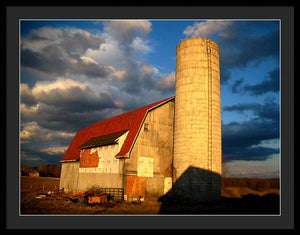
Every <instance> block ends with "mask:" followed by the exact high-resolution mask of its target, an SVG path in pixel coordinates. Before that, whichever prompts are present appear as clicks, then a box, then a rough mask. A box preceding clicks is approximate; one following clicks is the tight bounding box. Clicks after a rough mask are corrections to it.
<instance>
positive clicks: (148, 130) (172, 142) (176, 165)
mask: <svg viewBox="0 0 300 235" xmlns="http://www.w3.org/2000/svg"><path fill="white" fill-rule="evenodd" d="M221 146H222V145H221V98H220V66H219V48H218V45H217V44H216V43H215V42H213V41H212V40H210V39H207V38H199V37H195V38H188V39H184V40H182V41H181V42H180V43H179V44H178V45H177V48H176V76H175V96H174V97H170V98H167V99H164V100H161V101H157V102H155V103H153V104H149V105H147V106H145V107H141V108H138V109H136V110H133V111H130V112H127V113H123V114H121V115H118V116H115V117H112V118H109V119H106V120H103V121H100V122H98V123H95V124H93V125H91V126H89V127H86V128H85V129H83V130H80V131H79V132H77V133H76V135H75V137H74V139H73V140H72V142H71V144H70V146H69V148H68V149H67V151H66V153H65V155H64V157H63V158H62V159H61V163H62V168H61V180H60V188H64V190H65V191H85V190H87V189H88V188H90V187H92V186H97V187H101V188H103V189H111V190H113V189H114V190H115V189H116V190H119V192H120V191H121V194H122V198H123V196H124V198H126V197H127V196H140V197H142V198H150V197H159V196H162V195H167V196H170V197H172V198H176V200H178V199H179V200H183V201H186V200H188V201H191V200H192V201H209V200H216V199H219V198H220V196H221V172H222V169H221V167H222V160H221V159H222V148H221Z"/></svg>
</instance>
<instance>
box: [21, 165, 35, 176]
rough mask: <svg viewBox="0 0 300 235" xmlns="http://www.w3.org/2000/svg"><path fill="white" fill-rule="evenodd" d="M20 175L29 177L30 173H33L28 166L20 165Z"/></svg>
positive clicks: (31, 168)
mask: <svg viewBox="0 0 300 235" xmlns="http://www.w3.org/2000/svg"><path fill="white" fill-rule="evenodd" d="M20 170H21V175H25V176H26V175H29V173H30V172H33V170H34V168H33V167H32V166H28V165H21V169H20Z"/></svg>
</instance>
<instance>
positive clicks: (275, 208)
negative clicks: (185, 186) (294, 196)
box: [21, 192, 279, 215]
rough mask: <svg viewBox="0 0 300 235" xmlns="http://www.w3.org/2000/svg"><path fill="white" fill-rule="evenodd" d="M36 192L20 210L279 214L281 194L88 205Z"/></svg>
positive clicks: (23, 199) (26, 196) (23, 195)
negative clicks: (194, 202) (206, 200)
mask: <svg viewBox="0 0 300 235" xmlns="http://www.w3.org/2000/svg"><path fill="white" fill-rule="evenodd" d="M36 196H37V193H33V192H22V193H21V214H60V215H62V214H66V215H69V214H77V215H78V214H92V215H93V214H97V215H101V214H106V215H107V214H114V215H125V214H127V215H141V214H148V215H157V214H175V215H176V214H279V196H278V194H275V193H273V194H270V193H269V194H265V195H262V196H259V195H258V194H247V195H245V196H243V197H240V198H230V197H224V196H223V197H222V198H221V199H220V200H218V201H213V202H205V203H197V204H193V203H190V204H189V203H185V204H183V203H177V202H161V201H158V200H145V201H144V202H139V203H129V202H125V201H122V202H116V201H110V202H108V203H106V204H101V205H99V204H98V205H86V204H84V203H83V202H82V201H78V200H77V201H76V200H71V199H70V197H68V196H66V195H59V196H47V197H44V198H36Z"/></svg>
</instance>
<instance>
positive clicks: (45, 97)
mask: <svg viewBox="0 0 300 235" xmlns="http://www.w3.org/2000/svg"><path fill="white" fill-rule="evenodd" d="M23 87H26V86H23ZM26 92H27V93H26V94H27V95H28V94H29V95H30V97H32V99H33V100H34V101H35V103H36V104H35V105H28V104H25V103H24V102H23V100H22V99H21V103H22V104H21V119H22V121H25V122H33V121H34V122H36V123H38V125H40V126H41V127H44V128H48V129H54V130H65V131H71V132H73V131H76V130H78V128H81V127H82V128H83V127H85V125H90V124H92V123H93V122H96V121H99V120H101V119H102V118H105V117H107V116H109V113H110V112H111V111H112V110H114V109H119V107H118V106H117V103H116V98H114V97H113V96H112V94H111V93H110V92H109V91H107V90H104V89H101V90H100V91H97V90H93V89H91V88H90V86H88V85H87V84H85V83H82V82H79V81H74V80H71V79H63V78H60V79H57V80H56V81H52V82H49V81H48V82H37V83H36V84H35V86H34V87H33V88H32V89H29V88H28V87H27V88H26ZM22 96H23V94H22V93H21V97H22ZM27 103H28V102H27Z"/></svg>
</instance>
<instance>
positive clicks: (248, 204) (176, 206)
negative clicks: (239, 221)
mask: <svg viewBox="0 0 300 235" xmlns="http://www.w3.org/2000/svg"><path fill="white" fill-rule="evenodd" d="M159 214H225V215H229V214H267V215H271V214H274V215H278V214H279V196H278V195H277V194H266V195H263V196H259V195H255V194H248V195H245V196H243V197H242V198H227V197H221V198H220V199H219V200H216V201H211V202H198V203H179V202H175V201H163V202H162V204H161V207H160V210H159Z"/></svg>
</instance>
